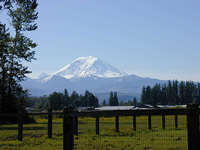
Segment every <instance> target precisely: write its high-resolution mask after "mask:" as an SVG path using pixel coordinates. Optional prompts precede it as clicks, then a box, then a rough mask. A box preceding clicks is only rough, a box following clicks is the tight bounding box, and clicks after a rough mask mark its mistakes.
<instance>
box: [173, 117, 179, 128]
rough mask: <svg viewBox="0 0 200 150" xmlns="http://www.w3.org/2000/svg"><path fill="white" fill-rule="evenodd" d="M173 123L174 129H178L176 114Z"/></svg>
mask: <svg viewBox="0 0 200 150" xmlns="http://www.w3.org/2000/svg"><path fill="white" fill-rule="evenodd" d="M174 121H175V122H174V123H175V128H176V129H177V128H178V115H177V114H175V116H174Z"/></svg>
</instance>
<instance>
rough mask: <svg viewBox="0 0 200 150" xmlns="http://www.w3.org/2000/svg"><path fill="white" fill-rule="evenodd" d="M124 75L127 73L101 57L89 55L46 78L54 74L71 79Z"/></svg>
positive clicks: (47, 78) (49, 77)
mask: <svg viewBox="0 0 200 150" xmlns="http://www.w3.org/2000/svg"><path fill="white" fill-rule="evenodd" d="M124 75H126V73H122V72H120V71H119V70H118V69H117V68H115V67H113V66H111V65H109V64H107V63H105V62H103V61H102V60H101V59H99V58H97V57H93V56H88V57H79V58H77V59H75V60H74V61H72V63H71V64H68V65H66V66H65V67H63V68H61V69H60V70H58V71H57V72H55V73H53V74H52V75H50V76H48V77H46V78H45V79H44V80H46V81H47V80H49V79H51V78H52V77H53V76H61V77H64V78H66V79H71V78H86V77H100V78H114V77H121V76H124Z"/></svg>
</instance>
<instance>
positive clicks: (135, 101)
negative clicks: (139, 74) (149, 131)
mask: <svg viewBox="0 0 200 150" xmlns="http://www.w3.org/2000/svg"><path fill="white" fill-rule="evenodd" d="M133 105H134V106H135V107H136V106H137V99H136V97H134V98H133Z"/></svg>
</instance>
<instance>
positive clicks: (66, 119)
mask: <svg viewBox="0 0 200 150" xmlns="http://www.w3.org/2000/svg"><path fill="white" fill-rule="evenodd" d="M71 112H73V109H72V108H64V112H63V150H73V149H74V135H73V133H74V132H73V117H72V116H70V113H71Z"/></svg>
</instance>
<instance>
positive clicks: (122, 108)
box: [95, 106, 135, 110]
mask: <svg viewBox="0 0 200 150" xmlns="http://www.w3.org/2000/svg"><path fill="white" fill-rule="evenodd" d="M133 109H135V106H103V107H98V108H95V110H133Z"/></svg>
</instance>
